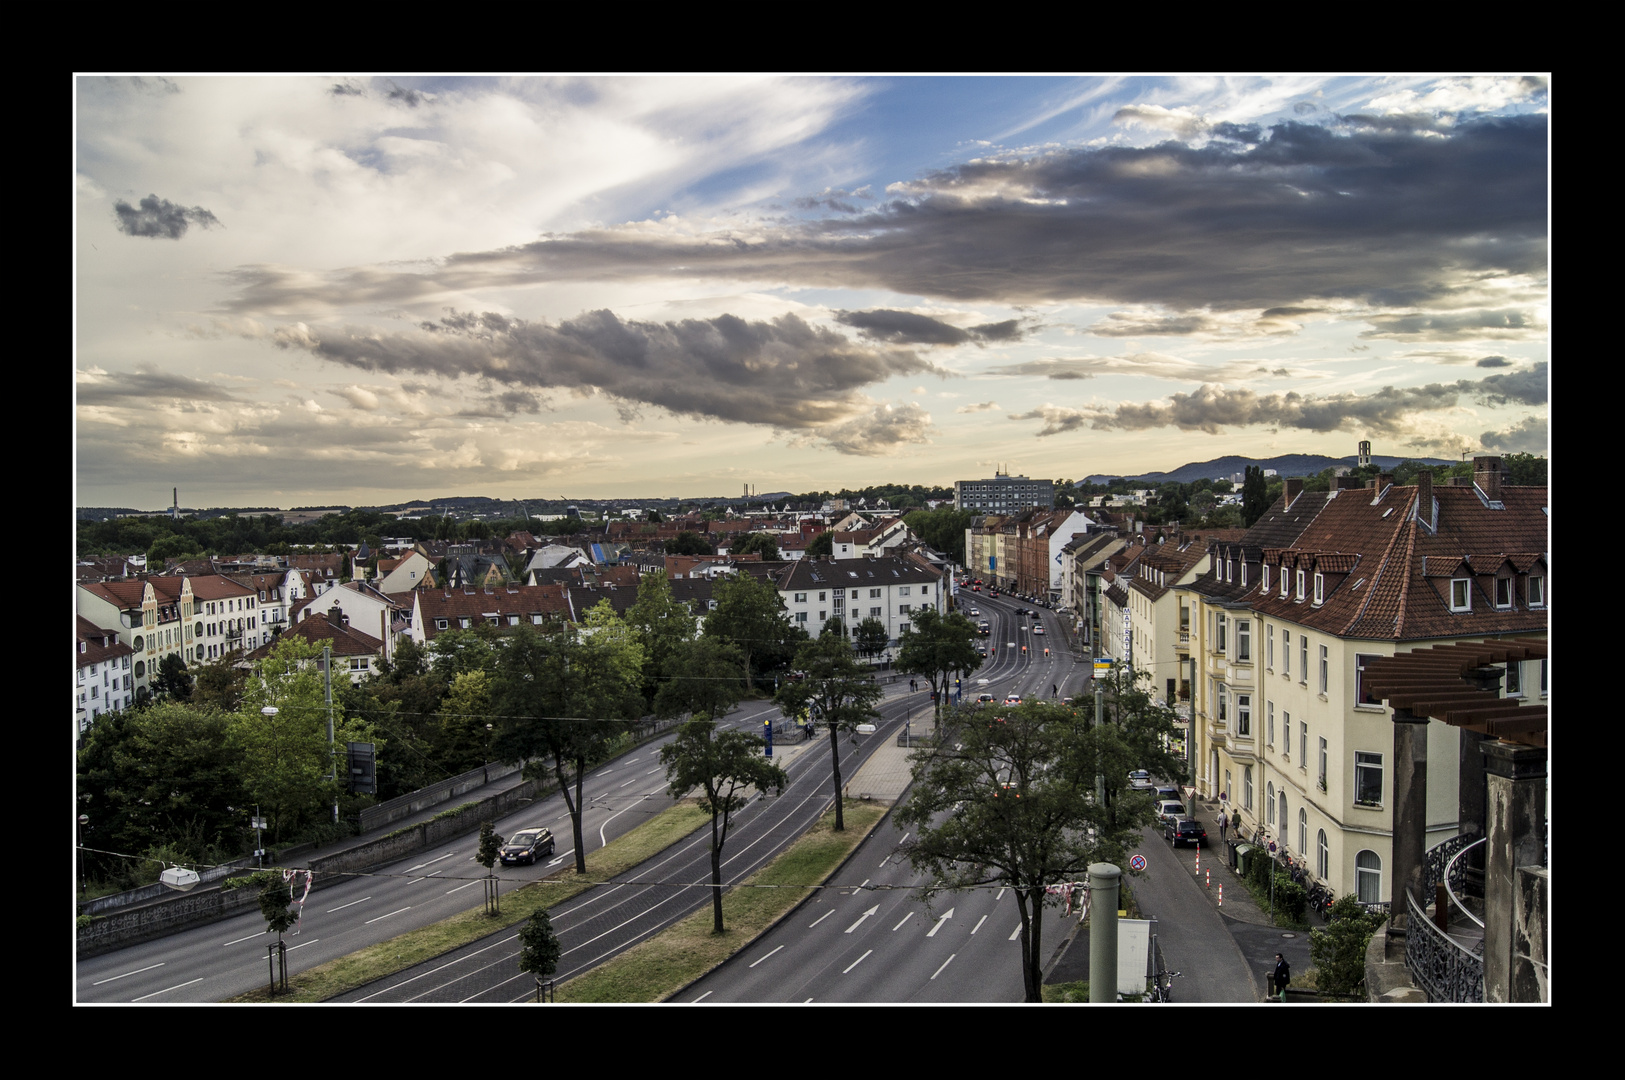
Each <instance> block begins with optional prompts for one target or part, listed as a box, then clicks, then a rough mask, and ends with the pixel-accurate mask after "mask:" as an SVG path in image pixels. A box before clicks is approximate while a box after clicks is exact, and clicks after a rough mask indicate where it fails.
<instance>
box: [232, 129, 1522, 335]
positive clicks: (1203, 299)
mask: <svg viewBox="0 0 1625 1080" xmlns="http://www.w3.org/2000/svg"><path fill="white" fill-rule="evenodd" d="M1547 190H1548V189H1547V121H1546V117H1545V116H1543V115H1529V116H1515V117H1507V118H1499V119H1484V120H1473V121H1470V122H1466V123H1461V124H1458V125H1456V126H1454V127H1453V128H1451V129H1450V131H1449V132H1448V133H1446V134H1444V135H1439V134H1437V133H1429V134H1427V135H1422V134H1417V133H1406V132H1395V131H1375V130H1365V129H1346V128H1339V127H1334V126H1323V125H1320V124H1312V123H1303V122H1297V121H1288V122H1283V123H1280V124H1276V125H1274V126H1273V127H1272V128H1270V130H1269V132H1268V134H1267V136H1265V137H1263V138H1262V139H1261V141H1259V142H1258V143H1257V144H1256V145H1253V144H1248V145H1241V144H1237V143H1234V142H1231V141H1226V140H1213V141H1210V142H1208V143H1207V144H1206V145H1203V146H1200V147H1196V146H1190V145H1186V144H1183V143H1179V142H1166V143H1162V144H1159V145H1156V146H1150V147H1127V146H1105V147H1093V148H1077V149H1064V150H1054V151H1047V152H1043V153H1039V154H1036V155H1031V156H1025V157H1018V156H1011V157H1008V158H1000V159H981V160H975V161H968V162H965V163H963V164H961V165H958V166H956V167H954V168H951V169H945V170H940V171H937V172H933V173H929V174H927V175H925V176H923V177H921V178H919V179H917V180H914V181H910V182H908V183H905V184H898V185H893V187H892V188H891V189H890V191H889V195H890V197H889V198H886V199H883V200H880V201H878V202H877V203H876V204H875V205H873V206H872V207H870V208H869V209H867V210H864V211H863V212H861V213H856V214H850V213H844V212H843V213H840V214H838V215H834V216H830V217H827V218H823V219H816V220H810V221H799V220H798V221H791V222H778V223H772V222H764V223H760V224H756V225H751V226H749V227H746V226H741V225H737V224H718V225H716V226H714V227H709V228H704V229H701V230H699V231H696V230H695V229H694V228H693V227H691V226H690V225H688V224H687V223H682V222H679V223H676V224H670V223H667V222H664V221H661V222H653V221H642V222H632V223H628V224H625V225H620V226H615V227H603V228H592V229H584V230H580V231H577V232H573V233H566V234H553V235H548V236H546V237H544V238H543V239H541V240H538V241H535V242H532V243H527V244H522V245H518V246H513V247H504V248H500V249H493V250H486V251H471V252H463V253H459V254H456V255H451V256H448V257H447V258H445V259H444V260H442V261H440V262H438V263H436V264H434V265H433V266H432V267H429V268H428V269H427V270H424V271H422V272H412V271H407V270H397V269H390V270H368V271H366V272H364V273H358V272H345V273H343V274H339V275H335V276H332V277H330V278H328V277H323V278H321V279H320V280H308V281H299V280H297V278H296V276H294V275H291V274H289V273H287V272H282V271H274V270H267V269H265V268H258V270H257V272H256V276H254V277H253V278H252V279H250V280H245V281H244V282H243V284H244V292H243V294H242V295H241V296H240V297H239V298H238V299H237V300H236V301H234V306H237V307H239V308H253V307H254V306H255V304H256V303H257V302H263V301H265V300H270V299H275V300H279V301H281V302H284V303H286V302H288V301H289V300H290V299H291V298H292V297H294V296H297V297H298V298H299V299H300V301H301V302H303V303H306V304H309V305H313V306H314V305H318V304H327V303H349V302H355V303H405V302H409V301H410V300H411V299H413V298H418V297H422V296H425V295H430V294H435V295H450V294H451V293H453V292H455V291H457V290H469V289H476V288H479V287H482V286H514V285H520V284H526V283H531V284H537V283H543V282H548V281H570V282H581V281H586V280H600V281H603V280H619V281H628V280H634V279H649V278H663V279H671V278H676V279H695V280H701V279H725V280H772V281H777V282H785V283H788V284H791V285H796V284H801V285H809V286H814V287H818V288H825V287H828V286H829V285H830V284H831V283H832V282H839V283H840V284H841V285H843V286H845V287H847V288H876V289H887V290H890V291H892V292H895V293H899V294H902V295H914V296H928V297H933V298H940V299H946V300H952V301H958V302H986V301H996V302H1001V303H1011V304H1017V303H1049V302H1071V301H1077V300H1080V299H1089V300H1092V301H1097V302H1103V303H1121V304H1136V305H1155V306H1161V307H1163V308H1166V309H1168V310H1169V311H1171V312H1173V313H1175V314H1174V315H1173V316H1170V318H1169V319H1168V320H1166V321H1164V322H1163V323H1162V324H1161V325H1160V328H1159V327H1155V326H1151V327H1147V326H1145V325H1142V326H1141V327H1140V328H1139V329H1137V330H1136V332H1139V333H1149V332H1152V330H1153V329H1156V330H1158V332H1164V333H1176V332H1193V331H1191V330H1189V329H1182V328H1181V326H1180V324H1179V322H1178V318H1179V315H1178V313H1185V312H1198V311H1200V312H1204V313H1207V315H1206V317H1208V318H1211V317H1214V316H1216V315H1217V314H1219V313H1224V312H1238V311H1266V310H1269V309H1293V308H1315V307H1320V306H1323V305H1324V304H1326V303H1330V302H1336V303H1340V304H1344V305H1354V306H1359V305H1365V306H1368V307H1374V308H1378V309H1383V310H1388V309H1393V308H1396V307H1405V308H1411V309H1417V308H1424V307H1427V308H1432V307H1438V308H1440V309H1441V310H1443V309H1445V308H1446V307H1447V306H1448V304H1449V303H1451V302H1453V298H1459V294H1460V293H1462V292H1463V291H1466V290H1476V289H1479V288H1481V287H1482V286H1483V284H1484V283H1485V282H1486V281H1493V280H1494V279H1496V278H1498V277H1506V276H1509V275H1521V276H1523V277H1525V278H1527V279H1528V280H1529V281H1530V282H1532V283H1533V284H1534V286H1535V287H1536V288H1537V291H1538V289H1540V288H1543V284H1542V283H1543V282H1544V278H1545V272H1546V207H1547ZM1441 207H1448V212H1444V213H1441V212H1440V208H1441ZM255 290H264V291H265V293H264V295H261V294H260V293H259V292H256V291H255ZM1475 295H1476V294H1475ZM1457 306H1459V304H1458V305H1457ZM1502 314H1503V315H1504V316H1505V318H1503V319H1502V320H1501V323H1500V329H1501V332H1502V333H1513V332H1515V331H1516V332H1519V333H1521V332H1523V331H1522V330H1520V329H1518V328H1517V327H1516V326H1515V325H1514V324H1515V317H1516V316H1521V315H1522V313H1518V312H1506V313H1502ZM1407 318H1410V319H1412V320H1413V322H1412V323H1407V322H1406V321H1405V320H1406V319H1407ZM1428 319H1433V320H1434V321H1433V322H1432V323H1427V322H1426V320H1428ZM1453 320H1454V322H1453ZM1460 320H1461V317H1460V316H1454V317H1451V318H1447V317H1445V316H1431V315H1427V314H1423V315H1420V316H1394V317H1393V318H1392V319H1390V321H1389V322H1388V323H1387V324H1386V325H1385V326H1382V327H1380V328H1379V330H1378V333H1380V334H1404V335H1420V334H1428V335H1437V334H1439V333H1448V332H1453V330H1465V329H1467V327H1465V326H1458V325H1455V323H1459V322H1460ZM1469 321H1470V320H1469ZM1413 323H1414V325H1413ZM1108 325H1110V324H1108ZM1195 325H1196V328H1197V329H1201V328H1202V326H1203V324H1202V323H1201V322H1200V321H1198V322H1197V323H1196V324H1195ZM1472 329H1473V330H1474V331H1475V332H1477V333H1478V334H1479V336H1483V334H1484V333H1485V332H1487V331H1490V330H1493V329H1495V327H1493V326H1490V325H1485V324H1484V321H1483V320H1479V325H1476V326H1475V327H1473V328H1472Z"/></svg>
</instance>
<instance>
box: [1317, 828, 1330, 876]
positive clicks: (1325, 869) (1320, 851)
mask: <svg viewBox="0 0 1625 1080" xmlns="http://www.w3.org/2000/svg"><path fill="white" fill-rule="evenodd" d="M1331 869H1332V849H1331V848H1330V847H1328V846H1327V844H1326V830H1325V829H1316V830H1315V876H1316V877H1317V878H1319V879H1320V880H1322V881H1325V880H1326V879H1327V878H1328V877H1330V876H1331Z"/></svg>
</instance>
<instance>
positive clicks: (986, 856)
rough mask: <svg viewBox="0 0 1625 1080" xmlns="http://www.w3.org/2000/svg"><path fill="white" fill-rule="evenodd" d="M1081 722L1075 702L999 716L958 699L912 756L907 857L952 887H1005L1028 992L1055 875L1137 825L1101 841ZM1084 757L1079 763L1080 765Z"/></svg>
mask: <svg viewBox="0 0 1625 1080" xmlns="http://www.w3.org/2000/svg"><path fill="white" fill-rule="evenodd" d="M1084 735H1085V729H1084V727H1083V725H1082V724H1081V723H1079V721H1078V718H1077V717H1075V716H1074V715H1073V714H1072V712H1071V710H1069V709H1065V708H1063V707H1061V706H1058V705H1054V704H1051V703H1049V702H1035V703H1031V704H1027V705H1023V706H1020V707H1018V708H1014V709H1011V710H1008V711H1005V712H1004V713H1002V715H1001V716H999V717H997V718H995V717H992V716H989V715H988V713H987V711H986V710H977V709H956V710H953V711H952V712H951V713H949V714H948V715H947V717H945V722H944V723H941V724H939V725H938V728H937V734H936V736H935V737H934V738H933V739H932V741H931V743H930V744H929V745H928V746H927V747H926V748H924V749H923V750H922V751H920V752H918V753H916V755H915V758H914V766H913V771H914V782H913V784H912V785H911V787H910V791H911V792H912V794H911V795H910V796H909V800H908V802H907V803H906V804H905V805H904V806H903V807H902V809H901V810H899V811H898V812H897V818H898V821H899V822H900V823H902V824H904V825H907V826H909V827H911V828H912V830H913V832H914V838H913V839H912V840H911V841H910V842H909V843H907V844H905V845H904V851H905V852H906V854H907V855H908V858H909V861H910V862H912V863H913V865H914V866H915V868H916V869H918V870H921V871H923V872H925V873H927V874H929V875H930V876H931V878H932V880H933V881H934V882H938V883H940V884H941V885H942V886H946V887H947V888H949V889H951V890H954V891H959V890H964V889H970V888H976V887H980V886H990V885H1000V886H1006V887H1008V888H1010V889H1011V890H1012V891H1013V892H1014V893H1015V897H1016V907H1017V910H1018V911H1019V913H1020V917H1021V935H1020V937H1021V971H1022V981H1023V984H1024V986H1025V990H1026V1000H1027V1001H1029V1002H1037V1001H1040V1000H1042V994H1041V991H1042V986H1043V957H1044V955H1045V954H1044V952H1043V942H1042V930H1043V922H1042V919H1041V918H1040V916H1041V915H1042V913H1043V909H1044V908H1045V907H1046V906H1048V905H1049V904H1053V903H1056V902H1057V901H1058V898H1057V897H1054V896H1052V895H1050V894H1049V893H1048V892H1047V890H1048V888H1049V887H1050V886H1051V885H1058V884H1061V883H1064V882H1068V881H1073V880H1077V879H1078V878H1080V877H1082V875H1083V874H1084V873H1085V872H1086V871H1087V869H1088V866H1089V864H1090V863H1092V862H1097V861H1100V859H1101V858H1102V857H1103V854H1104V853H1105V852H1107V851H1110V850H1113V848H1121V847H1126V846H1130V845H1132V844H1133V843H1137V842H1138V834H1137V833H1135V832H1134V831H1133V830H1122V831H1121V833H1120V834H1118V835H1116V836H1113V837H1111V839H1112V840H1113V841H1115V843H1114V844H1113V845H1112V846H1111V847H1108V846H1106V845H1105V844H1103V843H1102V842H1101V838H1102V837H1103V836H1104V835H1105V833H1106V829H1107V825H1106V821H1105V818H1104V815H1103V814H1102V813H1101V809H1100V807H1099V806H1098V805H1096V802H1095V800H1094V799H1093V798H1092V793H1091V790H1090V789H1091V786H1092V785H1091V783H1090V782H1089V780H1087V779H1085V774H1086V773H1087V772H1088V771H1089V769H1088V764H1087V759H1088V757H1089V755H1088V754H1087V752H1086V750H1085V748H1083V747H1081V746H1080V745H1079V744H1080V741H1081V740H1082V738H1083V737H1084ZM1080 766H1082V767H1080Z"/></svg>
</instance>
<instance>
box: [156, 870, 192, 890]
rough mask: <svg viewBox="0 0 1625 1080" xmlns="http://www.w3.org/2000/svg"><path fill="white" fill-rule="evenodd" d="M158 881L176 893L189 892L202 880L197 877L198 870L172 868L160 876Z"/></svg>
mask: <svg viewBox="0 0 1625 1080" xmlns="http://www.w3.org/2000/svg"><path fill="white" fill-rule="evenodd" d="M158 880H159V881H161V882H163V883H164V884H165V885H167V886H169V887H170V888H171V889H174V890H175V891H176V892H188V891H190V890H191V889H192V887H193V886H195V885H196V884H197V883H198V882H199V881H201V880H202V879H201V878H199V877H198V876H197V871H196V870H188V869H187V868H186V867H184V866H171V867H170V868H169V869H168V870H165V871H164V872H163V873H162V874H159V875H158Z"/></svg>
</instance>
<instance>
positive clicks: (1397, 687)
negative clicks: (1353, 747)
mask: <svg viewBox="0 0 1625 1080" xmlns="http://www.w3.org/2000/svg"><path fill="white" fill-rule="evenodd" d="M1544 659H1546V642H1545V641H1544V640H1530V639H1525V638H1514V639H1511V640H1506V641H1485V642H1466V643H1462V644H1453V645H1435V646H1433V647H1432V648H1429V649H1418V650H1417V651H1415V652H1408V653H1400V654H1398V655H1397V656H1385V657H1383V658H1382V659H1380V660H1376V661H1373V662H1372V663H1371V664H1370V665H1369V666H1367V667H1366V669H1365V673H1364V687H1365V688H1366V689H1368V690H1369V691H1370V692H1371V693H1372V694H1373V695H1375V696H1376V697H1380V698H1384V699H1386V700H1387V702H1388V704H1389V705H1390V706H1391V707H1393V708H1396V709H1406V710H1409V712H1410V713H1411V715H1413V716H1426V717H1430V718H1431V719H1434V720H1439V721H1441V722H1443V723H1446V724H1449V725H1451V726H1452V727H1459V728H1466V729H1467V730H1468V731H1476V732H1479V733H1480V734H1483V735H1489V736H1492V737H1494V738H1497V739H1500V740H1502V741H1504V742H1510V743H1517V744H1519V745H1522V746H1538V747H1541V748H1544V747H1545V746H1546V713H1547V709H1546V705H1545V703H1544V702H1542V703H1540V704H1537V705H1527V704H1524V703H1523V702H1522V701H1521V700H1519V699H1517V698H1503V697H1501V694H1500V683H1499V678H1498V677H1497V678H1495V679H1494V681H1493V682H1490V679H1489V678H1487V677H1486V676H1491V675H1493V676H1499V674H1500V672H1499V671H1494V672H1493V673H1492V672H1485V673H1483V674H1478V673H1480V672H1483V669H1485V668H1494V667H1495V666H1496V665H1500V664H1505V663H1507V662H1508V661H1512V662H1518V661H1524V660H1544ZM1486 683H1489V685H1486Z"/></svg>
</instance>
